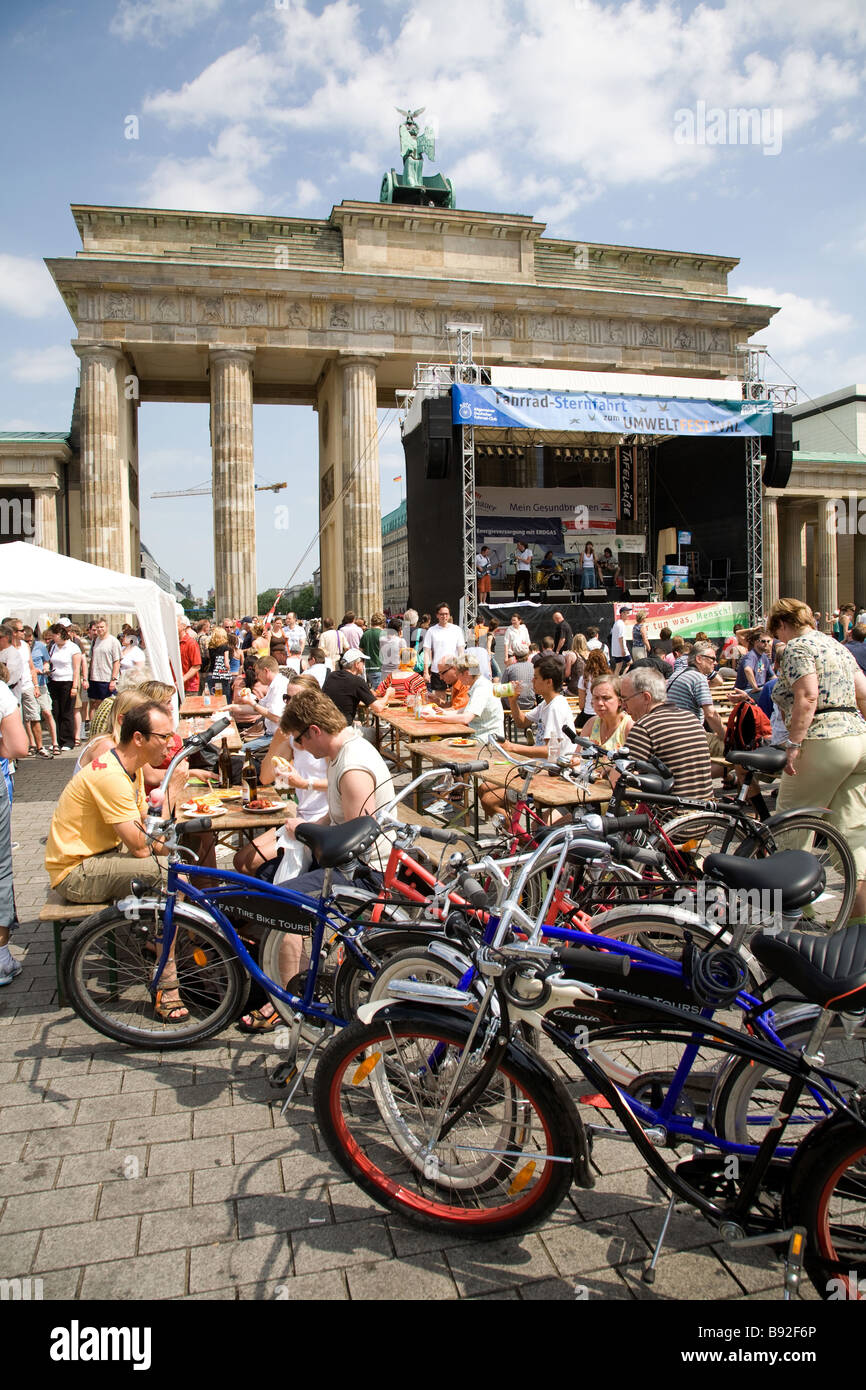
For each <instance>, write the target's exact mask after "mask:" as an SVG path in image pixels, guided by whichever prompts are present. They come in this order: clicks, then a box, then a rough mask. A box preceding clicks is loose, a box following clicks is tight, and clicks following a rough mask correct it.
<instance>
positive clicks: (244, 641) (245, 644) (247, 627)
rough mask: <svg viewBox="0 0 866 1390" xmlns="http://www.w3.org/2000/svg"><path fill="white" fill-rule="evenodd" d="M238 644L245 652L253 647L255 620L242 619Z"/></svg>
mask: <svg viewBox="0 0 866 1390" xmlns="http://www.w3.org/2000/svg"><path fill="white" fill-rule="evenodd" d="M238 644H239V646H240V650H241V651H242V652H245V651H247V650H248V648H249V647H251V646H252V645H253V620H252V618H241V630H240V632H239V633H238Z"/></svg>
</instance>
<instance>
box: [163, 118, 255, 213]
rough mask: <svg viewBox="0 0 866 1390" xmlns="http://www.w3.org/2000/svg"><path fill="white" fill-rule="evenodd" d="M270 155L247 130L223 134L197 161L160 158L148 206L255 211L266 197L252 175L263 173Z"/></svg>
mask: <svg viewBox="0 0 866 1390" xmlns="http://www.w3.org/2000/svg"><path fill="white" fill-rule="evenodd" d="M269 159H270V154H269V152H268V150H267V149H266V148H265V146H264V145H263V143H262V141H261V140H259V139H258V138H257V137H256V136H254V135H250V134H249V132H248V131H247V130H246V129H245V127H243V126H230V127H228V128H227V129H226V130H224V131H223V132H222V133H221V134H220V136H219V137H218V139H217V140H216V142H215V143H214V144H213V145H211V146H210V148H209V152H208V154H206V155H202V156H200V157H199V158H191V159H172V158H166V159H161V160H160V161H159V163H158V164H157V165H156V168H155V169H154V170H153V172H152V174H151V175H150V178H149V179H148V180H147V183H146V185H145V188H144V198H145V203H146V206H148V207H155V208H189V209H190V210H191V211H194V212H255V210H256V209H257V208H258V207H260V206H261V204H262V201H263V194H262V191H261V189H260V188H259V187H258V185H257V184H256V183H255V182H254V181H253V179H252V177H251V174H252V173H253V172H254V171H255V170H257V169H262V168H264V166H265V165H267V163H268V161H269Z"/></svg>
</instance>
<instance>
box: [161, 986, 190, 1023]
mask: <svg viewBox="0 0 866 1390" xmlns="http://www.w3.org/2000/svg"><path fill="white" fill-rule="evenodd" d="M167 994H177V995H178V998H177V999H166V997H165V996H166V995H167ZM153 1010H154V1013H155V1014H156V1016H157V1018H161V1019H162V1021H163V1023H185V1022H186V1020H187V1019H188V1018H189V1009H188V1008H187V1007H186V1005H185V1004H182V1003H181V1000H180V997H179V991H178V987H177V981H175V982H174V984H171V985H166V987H165V989H158V990H157V991H156V999H155V1000H154V1002H153Z"/></svg>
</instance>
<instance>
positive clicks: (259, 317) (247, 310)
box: [239, 299, 265, 325]
mask: <svg viewBox="0 0 866 1390" xmlns="http://www.w3.org/2000/svg"><path fill="white" fill-rule="evenodd" d="M239 307H240V321H241V323H243V324H250V325H252V324H261V323H264V321H265V301H264V300H263V299H243V300H241V303H240V306H239Z"/></svg>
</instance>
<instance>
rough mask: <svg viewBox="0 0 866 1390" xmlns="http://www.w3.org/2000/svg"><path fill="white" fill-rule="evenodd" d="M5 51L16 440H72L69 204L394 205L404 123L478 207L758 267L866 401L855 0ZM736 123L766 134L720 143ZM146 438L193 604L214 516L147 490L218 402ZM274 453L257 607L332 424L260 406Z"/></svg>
mask: <svg viewBox="0 0 866 1390" xmlns="http://www.w3.org/2000/svg"><path fill="white" fill-rule="evenodd" d="M0 36H2V54H3V57H2V60H0V63H2V67H0V72H2V79H3V80H2V83H0V105H2V122H0V130H2V137H0V139H2V158H3V168H4V172H5V193H6V197H5V198H4V199H3V208H2V211H0V335H2V336H0V357H2V371H0V429H15V428H29V429H53V428H63V429H65V428H66V427H67V426H68V422H69V413H70V406H71V400H72V392H73V389H74V385H75V379H76V361H75V358H74V354H73V353H72V351H71V349H70V347H69V340H70V338H71V337H72V336H73V325H72V322H71V320H70V319H69V316H68V314H67V313H66V310H65V308H64V306H63V304H62V302H61V301H60V298H59V296H58V295H57V293H56V290H55V289H54V287H53V284H52V282H51V280H50V277H48V275H47V272H46V271H45V270H44V267H43V266H42V264H41V260H42V257H44V256H63V255H71V254H74V252H75V250H76V249H77V247H78V245H79V242H78V237H77V233H76V230H75V227H74V224H73V222H72V219H71V217H70V214H69V204H70V203H72V202H81V203H86V202H92V203H113V204H125V205H130V206H154V207H189V208H197V209H209V210H217V211H231V212H261V213H274V214H288V215H298V216H304V215H308V216H314V217H326V216H327V215H328V214H329V212H330V209H331V207H332V206H333V205H334V204H335V203H339V202H340V201H341V200H342V199H344V198H362V199H373V200H375V199H376V198H377V197H378V189H379V183H380V179H381V175H382V172H383V171H384V170H385V169H386V168H389V167H390V166H391V165H392V164H393V163H396V150H397V143H396V141H397V134H396V127H397V123H398V120H399V118H398V117H397V116H396V113H395V111H394V106H409V105H412V106H426V107H427V111H426V112H425V117H424V120H425V122H426V121H427V120H432V122H433V124H434V126H435V128H436V130H437V133H438V151H437V160H436V167H438V168H439V169H441V170H442V171H443V172H444V173H446V174H448V175H449V176H450V177H451V178H452V180H453V182H454V184H455V188H456V191H457V201H458V205H459V206H460V207H464V208H483V209H491V210H496V211H509V212H522V213H531V214H533V215H534V216H536V217H537V218H538V219H539V220H541V221H546V222H547V224H548V231H549V233H550V234H552V235H559V236H565V237H573V238H575V239H579V240H586V241H612V242H619V243H631V244H634V245H639V246H640V245H643V246H656V247H664V248H683V249H688V250H706V251H709V252H717V253H720V254H726V255H727V254H730V255H734V256H739V257H740V260H741V265H740V267H739V268H738V270H737V271H736V272H735V274H734V275H733V277H732V279H731V288H732V290H733V291H734V292H735V293H738V294H744V295H746V296H747V297H748V298H750V299H753V300H755V301H758V302H762V303H769V304H779V305H781V306H782V312H781V313H780V314H779V315H777V317H776V319H775V321H774V323H773V325H772V327H771V328H770V330H769V331H768V332H767V333H766V334H764V335H762V341H765V342H767V344H768V345H769V347H770V349H771V351H772V353H773V356H774V357H775V358H776V360H777V362H778V363H779V364H780V366H781V369H784V372H786V373H788V374H790V376H792V377H793V378H794V380H796V381H797V382H798V384H799V385H800V386H801V388H802V391H803V394H804V395H813V396H814V395H818V394H820V393H822V392H825V391H829V390H833V389H835V388H837V387H841V386H845V385H848V384H850V383H851V382H853V381H855V380H856V381H861V382H862V381H864V380H866V345H864V336H863V330H862V327H861V325H862V322H863V319H864V310H866V303H864V301H866V292H864V282H866V275H864V271H866V179H864V159H866V118H864V102H863V89H864V78H866V3H863V0H820V3H815V0H762V3H761V4H755V3H754V0H718V2H717V3H714V4H704V5H696V4H684V3H680V4H674V3H665V2H664V0H643V3H641V0H634V2H633V3H627V4H619V3H613V0H472V3H471V4H467V3H465V0H437V3H436V4H435V5H433V4H430V3H429V2H428V3H427V4H423V5H422V4H414V3H409V2H408V0H383V2H382V3H379V4H368V3H349V0H333V3H325V2H324V0H307V3H303V0H263V2H262V3H255V0H104V2H103V0H77V2H76V3H75V4H71V3H57V4H54V3H41V0H28V2H27V3H19V0H4V3H3V5H2V7H0ZM738 107H748V108H758V109H759V110H760V111H762V112H764V113H765V114H764V128H763V135H762V137H761V141H760V142H759V143H737V142H734V143H730V142H728V141H727V140H726V141H725V143H719V142H715V143H714V142H713V140H714V135H716V134H717V133H718V130H719V129H720V127H719V125H718V118H717V117H715V118H714V116H713V113H714V112H718V111H722V112H724V113H726V114H727V112H729V111H730V109H731V108H738ZM702 111H703V112H705V113H706V114H705V116H704V117H703V118H702V117H701V114H700V113H701V112H702ZM683 113H687V114H685V115H684V114H683ZM129 115H135V116H137V117H138V122H139V138H138V139H137V140H129V139H126V138H125V136H124V129H125V124H124V123H125V118H126V117H127V116H129ZM714 120H715V124H714ZM701 134H703V137H704V138H703V139H701V138H699V137H700V135H701ZM774 371H775V369H774ZM775 374H776V375H778V378H779V379H780V380H781V379H784V374H783V371H782V370H779V371H778V372H776V373H775ZM380 418H381V422H382V426H383V429H387V433H386V434H385V437H384V440H383V443H382V446H381V453H380V459H381V465H382V469H381V472H382V503H383V510H387V509H388V508H390V507H392V506H395V505H396V504H397V502H398V501H399V496H400V488H399V484H397V483H394V482H393V478H394V476H395V475H396V474H398V473H400V472H402V456H401V450H400V446H399V431H398V429H397V426H396V423H395V422H394V420H393V417H391V416H386V415H385V414H384V413H383V414H382V416H381V417H380ZM139 422H140V438H141V478H142V512H143V528H142V529H143V539H144V540H145V542H146V543H147V544H148V545H149V546H150V548H151V550H152V551H153V552H154V554H155V555H156V557H157V559H158V560H159V562H160V563H161V564H162V565H163V566H164V567H166V568H167V569H169V570H170V571H171V572H172V574H173V575H174V576H175V577H176V578H179V577H184V578H185V579H187V580H188V581H189V582H191V583H192V584H193V586H194V588H195V589H196V590H197V591H203V590H204V588H205V587H206V586H207V584H209V583H210V582H211V579H212V567H211V566H212V561H211V554H210V548H211V542H210V534H211V532H210V527H211V517H210V500H209V498H204V499H200V498H190V499H184V500H182V501H177V502H164V501H163V502H156V501H150V500H149V495H150V493H151V492H152V491H155V490H158V489H163V488H170V487H181V486H186V485H190V486H192V485H194V484H197V483H202V482H205V481H206V480H207V479H208V477H209V472H210V458H209V451H208V443H207V411H206V408H205V407H196V406H184V407H180V406H157V405H149V406H144V407H143V408H142V410H141V413H140V417H139ZM255 443H256V470H257V473H258V475H259V478H260V479H261V480H262V481H281V480H283V479H285V480H287V481H288V482H289V484H290V506H291V526H290V529H289V530H288V531H286V530H284V529H277V528H276V527H275V526H274V505H275V499H274V497H273V495H272V494H262V495H260V500H259V503H258V533H259V534H258V569H259V587H260V588H264V587H266V586H269V585H275V584H279V583H282V582H284V581H285V580H286V579H288V578H289V576H290V574H291V572H292V570H293V569H294V568H295V566H296V564H297V562H298V561H299V560H300V557H301V555H302V554H303V552H304V551H305V550H306V549H307V547H308V546H309V544H310V542H311V540H313V538H314V536H315V533H316V529H317V519H316V504H315V494H316V482H315V478H316V452H315V451H316V442H315V416H314V414H313V412H312V411H310V410H306V409H302V408H290V407H282V408H277V407H265V406H262V407H257V408H256V417H255ZM840 447H843V448H844V447H845V446H844V444H840ZM286 496H287V494H286V493H282V494H279V495H278V496H277V498H276V502H277V503H282V502H284V500H285V499H286ZM313 563H314V561H313V559H312V557H311V558H310V559H309V560H306V561H304V563H303V565H302V568H301V570H300V572H299V575H298V577H299V578H304V577H306V576H307V575H308V574H309V573H310V572H311V571H312V567H313Z"/></svg>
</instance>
